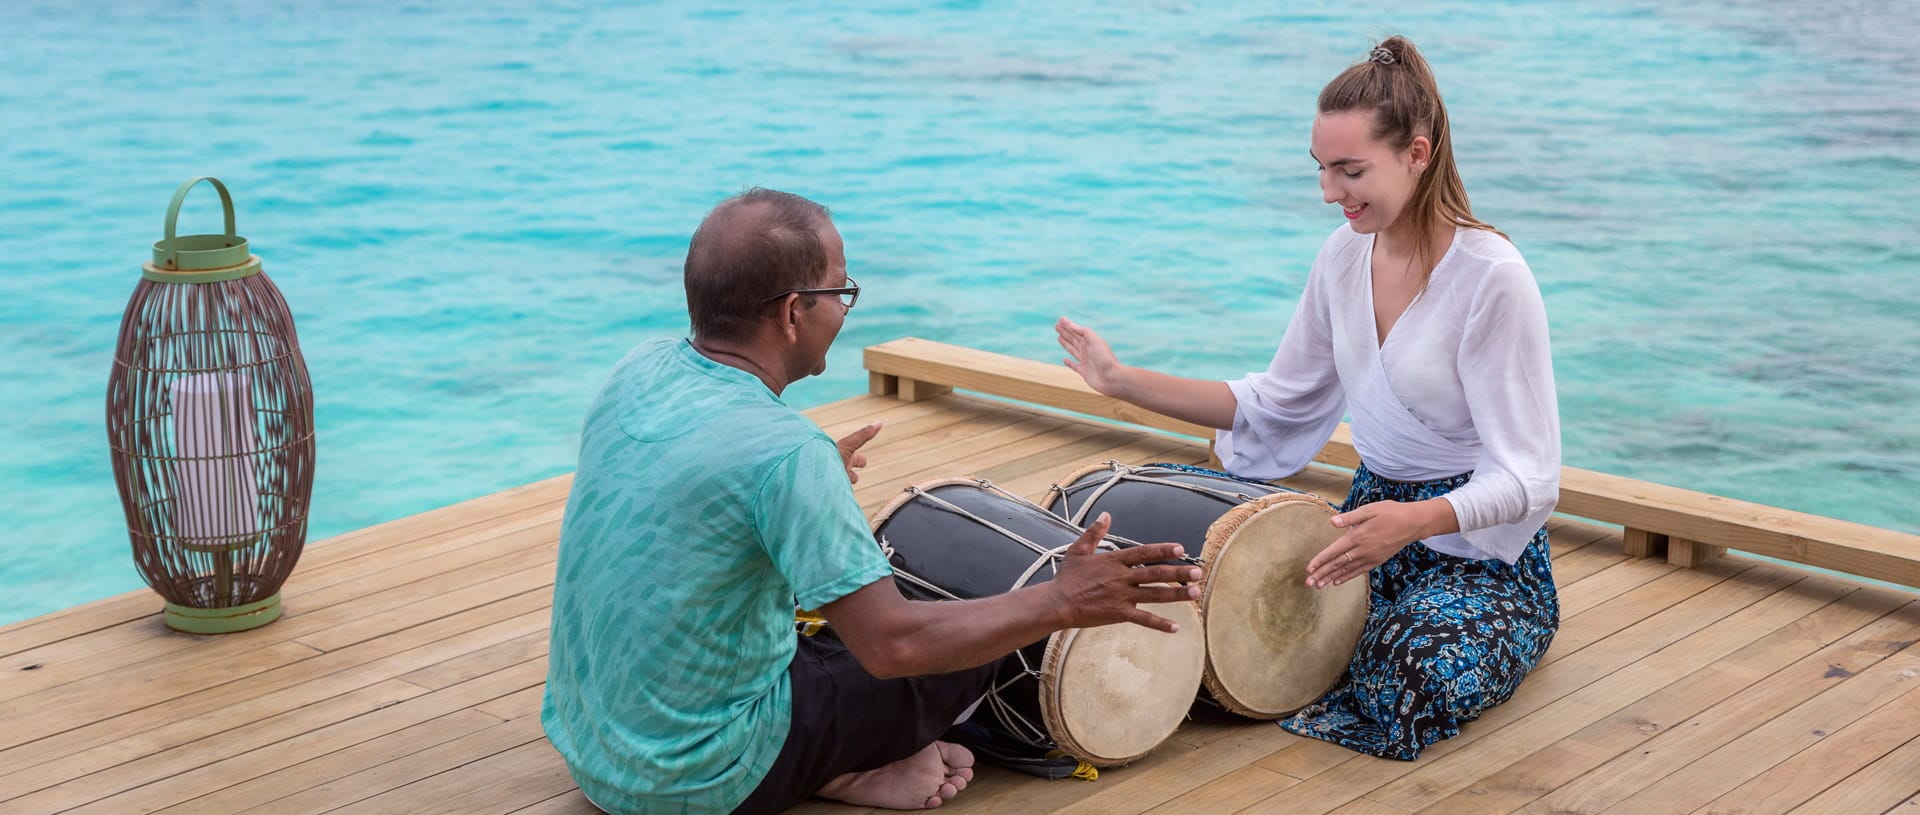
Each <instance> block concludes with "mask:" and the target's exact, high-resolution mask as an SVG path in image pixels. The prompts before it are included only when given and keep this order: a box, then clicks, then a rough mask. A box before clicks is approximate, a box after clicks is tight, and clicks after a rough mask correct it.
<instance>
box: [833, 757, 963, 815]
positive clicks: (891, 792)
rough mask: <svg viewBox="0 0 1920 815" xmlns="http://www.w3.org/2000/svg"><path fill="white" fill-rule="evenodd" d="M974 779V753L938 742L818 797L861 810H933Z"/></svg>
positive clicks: (848, 777)
mask: <svg viewBox="0 0 1920 815" xmlns="http://www.w3.org/2000/svg"><path fill="white" fill-rule="evenodd" d="M972 779H973V753H971V752H969V751H968V750H967V748H965V747H961V746H959V745H957V744H948V743H946V742H941V741H936V742H934V743H932V744H929V745H927V746H926V748H925V749H923V750H921V751H920V752H918V753H914V754H913V755H910V756H907V757H906V758H903V759H900V760H899V761H896V762H893V763H892V764H888V765H886V766H884V767H876V768H874V769H871V770H867V771H865V772H858V773H847V774H845V775H842V776H840V777H838V778H835V779H833V780H832V781H829V782H827V785H826V786H824V787H821V788H820V790H819V791H818V792H816V793H814V794H815V795H818V796H820V797H822V798H831V799H833V800H835V801H844V802H846V803H849V804H858V805H860V806H870V807H884V808H886V809H932V808H934V807H937V806H939V805H941V804H944V803H946V802H947V801H949V800H952V799H953V797H954V796H956V795H959V794H960V791H961V790H963V789H966V788H967V782H968V781H971V780H972Z"/></svg>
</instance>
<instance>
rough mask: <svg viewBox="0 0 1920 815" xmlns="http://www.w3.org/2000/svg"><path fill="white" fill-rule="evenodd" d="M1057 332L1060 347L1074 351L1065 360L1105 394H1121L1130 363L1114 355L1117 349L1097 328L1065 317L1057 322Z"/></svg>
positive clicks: (1071, 367)
mask: <svg viewBox="0 0 1920 815" xmlns="http://www.w3.org/2000/svg"><path fill="white" fill-rule="evenodd" d="M1053 331H1054V333H1055V334H1058V335H1059V338H1060V347H1061V348H1064V349H1066V352H1067V353H1068V354H1071V356H1069V357H1068V358H1067V359H1064V360H1061V361H1062V362H1064V363H1066V365H1067V367H1068V368H1069V369H1071V370H1072V371H1073V372H1074V373H1076V374H1079V375H1080V378H1081V379H1083V380H1086V383H1087V387H1090V388H1093V389H1094V390H1095V391H1096V392H1098V393H1100V394H1101V395H1102V396H1113V397H1119V396H1120V390H1121V388H1120V382H1121V379H1122V378H1124V377H1125V376H1126V366H1125V365H1121V364H1120V360H1118V359H1116V358H1115V357H1114V356H1113V348H1112V347H1110V346H1108V345H1107V341H1106V340H1103V339H1101V338H1100V335H1099V334H1095V333H1093V329H1091V328H1088V327H1086V326H1083V325H1080V324H1078V323H1075V322H1074V321H1072V320H1069V319H1067V318H1065V317H1061V318H1060V321H1059V322H1056V323H1054V324H1053Z"/></svg>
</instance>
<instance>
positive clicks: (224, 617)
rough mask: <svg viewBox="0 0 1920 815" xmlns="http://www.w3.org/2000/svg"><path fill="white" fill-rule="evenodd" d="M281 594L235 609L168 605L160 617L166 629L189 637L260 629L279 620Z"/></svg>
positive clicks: (277, 593)
mask: <svg viewBox="0 0 1920 815" xmlns="http://www.w3.org/2000/svg"><path fill="white" fill-rule="evenodd" d="M280 611H281V608H280V593H279V592H274V594H273V596H272V597H269V598H267V599H265V600H258V601H255V602H252V603H248V604H246V605H244V606H234V607H232V608H191V607H188V606H181V605H175V604H173V603H168V604H167V611H166V613H165V614H163V615H161V619H163V620H165V621H166V623H167V627H168V628H171V629H173V630H175V631H185V632H187V633H189V634H232V633H234V632H236V631H248V630H251V629H255V628H259V627H260V626H263V625H266V624H267V623H270V622H273V621H274V620H278V619H280Z"/></svg>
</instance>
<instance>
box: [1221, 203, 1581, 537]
mask: <svg viewBox="0 0 1920 815" xmlns="http://www.w3.org/2000/svg"><path fill="white" fill-rule="evenodd" d="M1372 267H1373V238H1372V236H1370V235H1360V234H1357V233H1355V232H1354V231H1353V230H1352V229H1351V228H1350V227H1348V226H1346V225H1342V226H1341V227H1340V228H1339V229H1337V230H1334V233H1333V235H1332V236H1331V237H1329V238H1327V242H1326V243H1325V244H1324V245H1322V246H1321V248H1320V254H1319V256H1317V257H1316V258H1314V261H1313V271H1312V272H1311V273H1310V274H1309V276H1308V278H1307V288H1306V292H1305V293H1304V294H1303V295H1302V296H1301V298H1300V305H1299V307H1298V308H1297V309H1296V310H1295V311H1294V316H1293V321H1292V322H1291V323H1288V324H1287V329H1286V333H1285V335H1284V336H1282V338H1281V340H1280V350H1279V351H1278V352H1277V353H1275V354H1274V357H1273V364H1272V365H1269V366H1268V367H1267V370H1265V371H1263V372H1260V373H1254V374H1249V375H1247V376H1246V377H1245V378H1242V379H1239V380H1236V381H1232V382H1228V383H1227V387H1228V388H1230V389H1231V390H1232V391H1233V395H1234V398H1235V399H1236V400H1237V401H1238V403H1239V404H1238V407H1237V408H1236V409H1235V412H1234V417H1233V429H1232V430H1223V431H1220V432H1219V436H1218V439H1217V444H1216V452H1217V453H1218V455H1219V457H1220V461H1221V462H1222V464H1223V465H1224V466H1225V467H1226V469H1227V470H1228V471H1229V472H1232V473H1235V474H1237V475H1241V476H1246V477H1251V478H1260V479H1272V478H1281V477H1285V476H1288V475H1292V474H1294V473H1296V472H1299V471H1300V469H1301V468H1303V467H1305V466H1306V465H1307V462H1309V461H1311V460H1312V459H1313V456H1314V454H1315V453H1318V452H1319V451H1320V448H1321V447H1323V446H1324V445H1325V444H1326V442H1327V440H1328V439H1329V438H1331V437H1332V435H1333V430H1334V428H1335V427H1337V426H1338V425H1339V423H1340V418H1341V414H1342V412H1343V411H1345V410H1348V409H1350V410H1351V411H1352V414H1353V446H1354V448H1355V449H1356V450H1357V451H1358V452H1359V453H1360V459H1361V460H1362V461H1364V462H1365V463H1366V465H1367V469H1369V470H1372V471H1373V472H1374V473H1375V474H1377V475H1380V476H1382V477H1385V478H1389V479H1393V480H1395V481H1426V480H1430V479H1435V478H1444V477H1446V476H1451V475H1458V474H1460V473H1464V472H1468V471H1472V472H1473V479H1472V480H1471V481H1469V482H1468V483H1467V484H1466V485H1465V486H1463V487H1461V488H1460V489H1457V490H1454V491H1453V492H1451V493H1448V494H1447V496H1446V497H1447V501H1448V502H1449V503H1451V504H1452V505H1453V511H1454V515H1455V517H1456V518H1458V520H1459V522H1460V529H1461V530H1462V531H1461V532H1460V533H1458V534H1449V535H1440V536H1437V537H1432V538H1428V539H1427V540H1426V544H1427V546H1428V547H1430V548H1432V549H1434V550H1435V551H1438V552H1443V553H1446V554H1450V555H1456V556H1459V557H1466V558H1499V559H1501V560H1504V561H1506V562H1508V563H1513V562H1515V561H1517V560H1519V559H1520V555H1521V554H1522V553H1523V552H1524V551H1525V549H1526V547H1527V543H1528V542H1529V541H1531V540H1532V538H1533V535H1534V533H1535V532H1536V531H1538V530H1539V529H1540V527H1541V525H1542V524H1545V523H1546V521H1547V516H1548V515H1549V514H1550V513H1551V512H1552V511H1553V507H1554V504H1555V503H1556V502H1557V501H1558V500H1559V497H1560V409H1559V403H1558V400H1557V399H1556V398H1555V396H1554V389H1553V357H1552V354H1551V353H1550V352H1549V349H1548V346H1547V311H1546V306H1545V304H1544V303H1543V302H1542V301H1541V299H1540V288H1539V285H1538V284H1536V283H1535V282H1534V279H1533V272H1532V270H1530V269H1528V268H1527V263H1526V261H1525V260H1523V259H1522V258H1521V257H1520V252H1519V250H1517V249H1515V248H1514V247H1513V244H1511V243H1508V242H1507V241H1506V239H1504V238H1502V237H1500V236H1499V235H1496V234H1494V233H1492V232H1488V231H1486V230H1481V229H1459V230H1456V231H1455V233H1454V238H1453V244H1452V245H1451V246H1450V247H1448V249H1447V253H1446V255H1444V256H1443V257H1441V259H1440V263H1439V265H1437V266H1436V267H1435V268H1434V270H1433V275H1432V276H1431V277H1430V278H1429V280H1428V283H1427V288H1426V290H1425V291H1424V292H1422V293H1420V294H1419V295H1418V296H1416V297H1415V298H1414V300H1413V302H1412V303H1411V304H1410V305H1408V306H1407V310H1406V313H1405V314H1404V315H1402V316H1401V317H1400V320H1399V322H1397V323H1395V324H1394V326H1393V329H1392V331H1391V332H1390V333H1389V334H1388V335H1387V339H1386V342H1385V343H1384V344H1382V343H1379V342H1377V340H1376V339H1375V338H1376V337H1378V336H1379V334H1378V332H1377V331H1376V330H1375V325H1374V317H1373V275H1372V274H1371V269H1372Z"/></svg>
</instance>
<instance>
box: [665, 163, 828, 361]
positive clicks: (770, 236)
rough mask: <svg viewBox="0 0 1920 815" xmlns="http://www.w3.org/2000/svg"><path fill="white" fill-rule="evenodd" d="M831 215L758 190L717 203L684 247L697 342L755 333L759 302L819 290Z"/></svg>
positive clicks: (795, 198) (798, 200) (809, 203)
mask: <svg viewBox="0 0 1920 815" xmlns="http://www.w3.org/2000/svg"><path fill="white" fill-rule="evenodd" d="M832 222H833V221H832V215H831V213H829V212H827V208H826V207H823V206H821V205H819V204H816V203H814V202H812V201H809V200H807V199H805V198H802V197H800V196H798V195H794V194H792V193H787V192H780V191H779V190H769V189H764V188H761V187H754V188H752V189H750V190H747V191H746V192H743V193H740V194H739V195H736V196H733V197H732V198H728V199H727V200H725V201H722V202H720V204H719V206H716V207H714V208H713V211H712V212H709V213H707V217H706V218H705V219H703V220H702V221H701V222H700V228H699V229H697V230H695V231H694V233H693V241H692V243H690V244H689V245H688V246H687V265H686V286H687V316H689V317H691V318H692V320H693V333H694V335H695V336H698V337H703V338H706V339H714V340H739V339H745V338H747V337H749V336H751V335H752V334H753V328H754V323H755V322H756V321H757V320H758V319H759V317H760V316H761V315H762V314H763V313H764V312H763V310H762V305H761V304H762V302H763V301H765V300H766V299H767V298H769V297H772V296H774V295H777V294H779V293H781V292H783V291H788V290H791V289H804V288H810V287H813V286H817V285H820V283H821V279H820V278H821V277H822V276H824V275H825V274H826V271H827V249H826V246H825V244H824V243H823V242H822V241H821V240H820V230H821V228H822V227H825V226H827V225H828V224H831V223H832Z"/></svg>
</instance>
